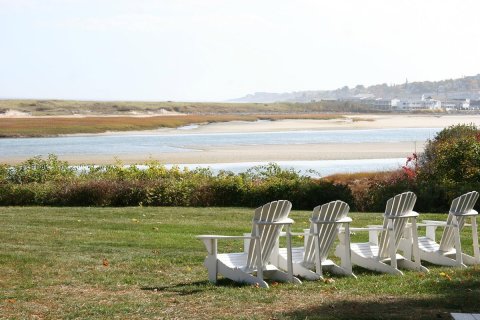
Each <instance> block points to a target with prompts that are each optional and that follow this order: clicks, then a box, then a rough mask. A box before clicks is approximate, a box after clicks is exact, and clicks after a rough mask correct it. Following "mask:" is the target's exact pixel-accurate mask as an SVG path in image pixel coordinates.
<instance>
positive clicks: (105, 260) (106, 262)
mask: <svg viewBox="0 0 480 320" xmlns="http://www.w3.org/2000/svg"><path fill="white" fill-rule="evenodd" d="M102 264H103V266H104V267H108V266H109V265H110V262H108V260H107V259H105V258H104V259H103V263H102Z"/></svg>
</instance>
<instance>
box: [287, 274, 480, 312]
mask: <svg viewBox="0 0 480 320" xmlns="http://www.w3.org/2000/svg"><path fill="white" fill-rule="evenodd" d="M457 270H458V269H457ZM366 273H367V274H368V272H366ZM460 273H461V277H459V278H458V279H456V278H453V277H452V278H450V279H449V280H447V279H446V278H443V279H434V278H431V279H430V280H429V281H428V283H425V285H426V290H427V291H428V293H426V294H421V293H419V294H414V295H412V296H407V295H405V296H402V295H375V296H371V295H370V294H368V293H366V294H365V297H361V296H360V297H358V296H356V297H348V296H345V297H342V296H336V297H335V298H332V299H331V300H330V301H328V302H324V303H322V304H319V305H317V306H308V307H305V308H298V309H296V310H294V311H292V312H289V313H284V314H282V316H283V317H285V318H287V319H452V317H451V316H450V313H452V312H459V313H479V312H480V269H478V268H469V269H466V270H461V271H460Z"/></svg>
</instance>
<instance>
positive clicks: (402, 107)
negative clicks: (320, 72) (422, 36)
mask: <svg viewBox="0 0 480 320" xmlns="http://www.w3.org/2000/svg"><path fill="white" fill-rule="evenodd" d="M343 100H345V101H351V102H356V103H360V104H363V105H366V106H371V107H373V108H374V109H378V110H382V111H419V110H432V111H435V110H438V111H440V110H442V111H468V110H472V111H479V110H480V100H470V99H450V100H443V101H442V100H437V99H433V98H432V97H425V96H422V98H421V99H397V98H394V99H382V98H374V96H373V95H372V94H361V95H360V94H359V95H356V96H354V97H352V98H349V99H343Z"/></svg>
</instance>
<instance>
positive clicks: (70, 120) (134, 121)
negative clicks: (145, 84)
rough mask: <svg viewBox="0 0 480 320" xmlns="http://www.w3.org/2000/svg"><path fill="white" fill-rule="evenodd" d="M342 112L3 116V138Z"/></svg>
mask: <svg viewBox="0 0 480 320" xmlns="http://www.w3.org/2000/svg"><path fill="white" fill-rule="evenodd" d="M341 118H343V116H342V115H340V114H270V115H262V114H251V115H242V114H217V115H191V114H190V115H169V116H151V117H132V116H112V117H98V116H89V117H78V118H77V117H50V118H48V117H46V118H45V117H42V118H29V117H26V118H0V137H4V138H9V137H10V138H15V137H45V136H56V135H61V134H75V133H87V134H91V133H102V132H106V131H132V130H153V129H158V128H177V127H181V126H185V125H189V124H194V123H215V122H228V121H257V120H271V121H275V120H284V119H316V120H330V119H341Z"/></svg>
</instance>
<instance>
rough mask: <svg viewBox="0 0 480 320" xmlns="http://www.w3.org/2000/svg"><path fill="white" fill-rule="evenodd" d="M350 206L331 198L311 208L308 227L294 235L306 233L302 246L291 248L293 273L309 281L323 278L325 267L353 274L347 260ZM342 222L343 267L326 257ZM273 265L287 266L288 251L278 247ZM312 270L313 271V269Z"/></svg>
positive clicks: (344, 273)
mask: <svg viewBox="0 0 480 320" xmlns="http://www.w3.org/2000/svg"><path fill="white" fill-rule="evenodd" d="M349 210H350V207H349V206H348V204H346V203H345V202H343V201H340V200H337V201H332V202H329V203H326V204H323V205H321V206H317V207H315V208H314V209H313V212H312V216H311V218H310V229H306V230H305V233H304V234H302V233H298V234H297V233H295V234H294V235H305V238H304V246H303V247H296V248H292V260H293V274H294V275H296V276H301V277H304V278H305V279H308V280H317V279H322V278H323V270H324V269H326V270H328V271H330V272H332V273H335V274H341V275H349V276H354V275H353V273H352V264H351V263H350V246H349V245H348V244H349V243H350V238H349V237H350V232H349V223H350V222H351V221H352V219H350V218H349V217H347V214H348V211H349ZM342 225H344V226H345V227H344V228H345V232H344V233H343V235H344V236H345V237H346V239H345V240H344V242H345V243H346V244H347V245H346V246H345V249H344V252H343V255H342V264H341V265H342V266H338V265H336V264H335V263H334V262H333V261H332V260H330V259H328V252H329V250H330V248H331V247H332V245H333V242H334V241H335V238H336V237H337V235H338V231H339V229H340V227H341V226H342ZM272 260H274V261H275V262H274V263H275V264H276V265H277V266H278V267H279V268H281V269H284V270H285V269H286V268H287V267H288V250H287V248H280V249H279V250H278V255H277V256H276V257H275V258H273V259H272ZM313 270H314V271H313Z"/></svg>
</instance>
